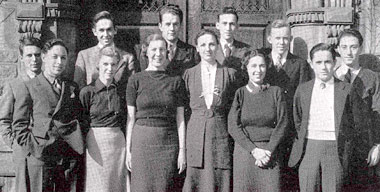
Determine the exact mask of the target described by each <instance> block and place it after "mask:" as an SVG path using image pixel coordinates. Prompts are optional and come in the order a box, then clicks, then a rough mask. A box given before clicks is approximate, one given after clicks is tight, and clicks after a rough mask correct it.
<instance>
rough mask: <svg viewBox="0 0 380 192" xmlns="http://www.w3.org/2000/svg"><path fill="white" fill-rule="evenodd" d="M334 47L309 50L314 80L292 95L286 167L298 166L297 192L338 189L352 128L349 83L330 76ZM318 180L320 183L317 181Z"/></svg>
mask: <svg viewBox="0 0 380 192" xmlns="http://www.w3.org/2000/svg"><path fill="white" fill-rule="evenodd" d="M335 55H336V53H335V51H334V48H333V47H332V46H330V45H327V44H323V43H320V44H317V45H316V46H314V47H313V48H312V49H311V51H310V58H311V61H312V64H311V66H312V68H313V70H314V72H315V79H313V80H311V81H308V82H306V83H303V84H301V85H300V86H299V87H298V88H297V90H296V93H295V96H294V124H295V128H296V130H297V136H296V138H295V142H294V144H293V149H292V152H291V155H290V159H289V166H290V167H295V166H299V183H300V189H301V192H305V191H310V192H314V191H319V189H320V187H321V185H322V191H341V189H342V186H343V182H344V173H346V170H347V162H348V157H349V156H350V151H351V145H350V143H351V141H352V140H353V138H354V136H355V135H356V134H358V133H357V131H356V130H355V129H353V122H352V119H353V118H352V112H351V103H350V101H351V100H350V99H349V93H350V85H349V83H347V82H343V81H340V80H337V79H335V78H334V77H333V74H334V70H333V69H334V66H335V62H336V60H335ZM320 173H321V174H320ZM321 183H322V184H321Z"/></svg>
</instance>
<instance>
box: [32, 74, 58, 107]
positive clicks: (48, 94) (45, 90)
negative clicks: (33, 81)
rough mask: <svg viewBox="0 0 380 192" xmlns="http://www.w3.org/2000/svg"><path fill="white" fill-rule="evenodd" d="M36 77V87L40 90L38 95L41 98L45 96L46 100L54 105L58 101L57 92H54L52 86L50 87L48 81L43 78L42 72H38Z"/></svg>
mask: <svg viewBox="0 0 380 192" xmlns="http://www.w3.org/2000/svg"><path fill="white" fill-rule="evenodd" d="M36 78H37V87H39V90H41V92H40V93H39V95H40V96H41V97H42V98H45V99H46V100H47V101H49V104H50V106H52V105H55V104H56V103H57V102H58V97H57V94H56V93H55V92H54V90H53V88H52V87H51V84H50V83H49V81H48V80H47V79H46V78H45V76H44V75H43V74H42V73H40V74H39V75H38V76H37V77H36ZM41 100H42V99H41Z"/></svg>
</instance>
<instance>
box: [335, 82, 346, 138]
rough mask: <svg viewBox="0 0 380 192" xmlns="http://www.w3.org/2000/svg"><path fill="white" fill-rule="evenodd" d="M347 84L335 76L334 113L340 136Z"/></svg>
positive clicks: (336, 130) (336, 129) (337, 132)
mask: <svg viewBox="0 0 380 192" xmlns="http://www.w3.org/2000/svg"><path fill="white" fill-rule="evenodd" d="M346 88H347V86H346V85H345V84H344V83H342V82H341V81H339V80H337V79H335V78H334V114H335V134H336V137H337V138H338V134H339V129H340V123H341V120H342V116H343V112H344V107H345V104H346V98H347V91H345V89H346Z"/></svg>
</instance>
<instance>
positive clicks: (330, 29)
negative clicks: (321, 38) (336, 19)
mask: <svg viewBox="0 0 380 192" xmlns="http://www.w3.org/2000/svg"><path fill="white" fill-rule="evenodd" d="M326 28H327V30H326V31H327V43H330V44H333V45H336V44H337V43H338V36H339V34H340V33H341V32H342V31H343V30H344V29H348V28H350V25H326Z"/></svg>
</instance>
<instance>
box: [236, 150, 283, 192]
mask: <svg viewBox="0 0 380 192" xmlns="http://www.w3.org/2000/svg"><path fill="white" fill-rule="evenodd" d="M266 143H267V142H255V144H256V145H257V146H258V147H259V148H260V146H261V147H262V146H264V145H266ZM274 156H275V155H274ZM255 161H256V159H255V158H254V157H253V156H252V155H251V154H250V152H248V151H247V150H245V149H244V148H242V147H241V146H240V145H239V144H238V143H236V142H235V150H234V171H233V175H234V176H233V177H234V181H233V183H234V186H233V189H234V190H233V191H234V192H235V191H237V192H240V191H241V192H243V191H244V192H250V191H263V192H266V191H271V192H276V191H280V169H279V166H278V165H277V162H276V158H274V159H272V160H271V161H270V162H269V164H268V166H267V167H265V168H259V167H258V166H256V165H255Z"/></svg>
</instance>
